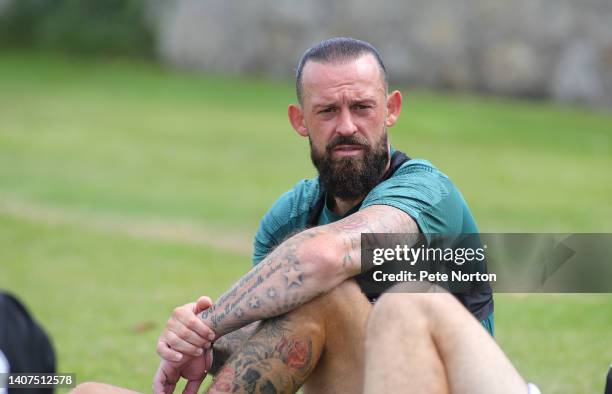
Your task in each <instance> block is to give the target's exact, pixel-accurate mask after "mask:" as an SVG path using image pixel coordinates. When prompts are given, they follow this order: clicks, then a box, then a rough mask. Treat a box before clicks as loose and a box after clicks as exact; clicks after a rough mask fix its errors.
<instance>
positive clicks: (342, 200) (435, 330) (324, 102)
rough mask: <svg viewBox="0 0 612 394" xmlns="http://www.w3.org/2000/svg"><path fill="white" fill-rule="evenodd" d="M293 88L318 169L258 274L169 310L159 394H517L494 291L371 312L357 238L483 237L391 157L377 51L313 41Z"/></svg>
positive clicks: (263, 245)
mask: <svg viewBox="0 0 612 394" xmlns="http://www.w3.org/2000/svg"><path fill="white" fill-rule="evenodd" d="M296 90H297V98H298V101H299V104H295V105H290V106H289V111H288V112H289V120H290V122H291V125H292V126H293V128H294V129H295V130H296V131H297V133H298V134H299V135H301V136H303V137H308V139H309V142H310V147H311V158H312V161H313V163H314V165H315V167H316V168H317V170H318V173H319V176H318V177H317V178H316V179H313V180H306V181H302V182H299V183H298V184H297V185H296V186H295V187H294V188H293V189H292V190H290V191H289V192H287V193H286V194H284V195H283V196H281V198H280V199H279V200H278V201H277V202H276V203H275V204H274V205H273V207H272V208H271V209H270V211H269V212H268V213H267V214H266V215H265V217H264V218H263V220H262V222H261V225H260V228H259V230H258V232H257V235H256V237H255V244H254V246H255V250H254V259H253V260H254V263H255V266H254V267H253V269H251V270H250V271H249V272H248V273H246V274H245V275H244V276H243V277H242V278H241V279H240V280H239V281H238V282H237V283H236V284H235V285H234V286H232V287H231V288H230V289H229V290H228V291H227V292H226V293H225V294H223V295H222V296H221V297H220V298H219V299H218V300H217V301H216V302H215V303H214V304H213V305H211V304H212V302H211V301H210V299H208V298H207V297H203V298H201V299H200V300H199V301H198V302H197V304H187V305H185V306H183V307H179V308H177V309H176V310H175V313H174V314H173V316H172V317H171V318H170V320H169V321H168V324H167V327H166V329H165V330H164V332H163V333H162V336H161V337H160V340H159V343H158V347H157V350H158V353H159V354H160V356H161V357H162V358H163V360H162V362H161V364H160V367H159V369H158V372H157V374H156V376H155V380H154V390H155V391H156V392H166V393H169V392H172V391H173V390H174V388H175V385H176V383H177V382H178V380H179V379H180V377H184V378H185V379H186V380H187V385H186V389H185V391H186V392H188V393H195V392H197V390H198V388H199V386H200V384H201V382H202V380H203V378H204V377H205V375H206V373H207V372H208V371H212V372H214V374H215V380H214V383H213V385H212V386H211V387H210V389H209V392H266V393H277V392H295V391H296V390H297V389H298V388H299V387H301V386H303V387H304V391H305V392H307V393H310V392H312V393H357V392H362V391H364V390H365V391H366V392H372V393H374V392H385V391H390V392H417V390H419V389H420V390H424V392H449V391H450V392H487V393H493V392H508V393H510V392H512V393H518V392H527V385H526V384H525V383H524V381H523V380H522V379H521V378H520V376H519V375H518V373H517V372H516V371H515V370H514V368H513V367H512V365H511V364H510V363H509V362H508V360H507V359H506V358H505V356H504V355H503V353H502V352H501V351H500V350H499V348H498V347H497V346H496V345H495V343H494V341H493V340H492V338H491V335H489V334H492V333H493V320H492V313H493V300H492V295H491V291H490V288H488V287H487V288H485V289H484V290H483V291H480V292H473V293H469V294H456V295H455V297H454V298H453V296H450V295H448V294H434V295H429V294H428V295H415V294H389V295H384V296H382V297H381V300H380V301H377V302H376V303H375V304H374V306H373V301H374V300H375V298H376V296H377V295H370V296H371V297H370V299H368V298H367V297H366V295H365V294H364V293H363V292H362V289H361V288H360V287H359V285H358V284H357V282H356V281H355V279H354V277H355V276H357V275H358V274H360V273H361V234H362V233H415V234H416V233H419V232H421V233H423V234H425V235H426V236H428V234H432V233H438V234H461V233H476V232H478V229H477V227H476V224H475V221H474V219H473V217H472V215H471V213H470V210H469V208H468V207H467V204H466V203H465V201H464V199H463V197H462V196H461V194H460V192H459V191H458V190H457V189H456V188H455V186H454V185H453V184H452V182H451V181H450V180H449V179H448V177H447V176H446V175H444V174H443V173H442V172H440V171H439V170H438V169H436V168H435V167H434V166H433V165H432V164H431V163H429V162H427V161H425V160H409V159H408V158H407V157H406V156H405V155H403V154H402V153H401V152H399V151H395V150H394V149H393V148H391V146H390V144H389V141H388V136H387V128H388V127H391V126H393V125H394V124H395V123H396V121H397V119H398V116H399V114H400V112H401V107H402V96H401V94H400V92H399V91H393V92H391V93H389V92H388V86H387V74H386V69H385V66H384V64H383V62H382V59H381V56H380V54H379V53H378V51H377V50H376V49H375V48H374V47H373V46H371V45H370V44H368V43H365V42H363V41H358V40H354V39H350V38H335V39H330V40H326V41H323V42H321V43H319V44H317V45H315V46H314V47H313V48H311V49H309V50H308V51H307V52H306V53H305V54H304V55H303V57H302V59H301V60H300V62H299V64H298V68H297V79H296ZM460 305H463V307H460ZM468 311H469V312H471V314H472V315H470V314H469V313H468ZM474 317H475V318H474ZM478 322H480V323H481V324H480V325H479V324H478ZM385 327H386V328H385ZM483 327H484V328H483ZM485 329H486V330H488V331H489V334H487V331H486V330H485ZM213 343H214V346H213V347H212V350H211V344H213ZM391 375H393V377H391ZM406 377H408V378H409V381H406V380H405V379H406ZM381 379H382V380H381ZM100 388H103V386H85V387H81V389H100ZM436 390H437V391H436Z"/></svg>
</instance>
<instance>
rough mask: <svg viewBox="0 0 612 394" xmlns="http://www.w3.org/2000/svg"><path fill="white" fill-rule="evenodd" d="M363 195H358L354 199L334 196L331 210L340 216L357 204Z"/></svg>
mask: <svg viewBox="0 0 612 394" xmlns="http://www.w3.org/2000/svg"><path fill="white" fill-rule="evenodd" d="M364 197H365V196H361V197H358V198H356V199H350V200H344V199H341V198H338V197H334V206H333V208H332V211H333V212H334V213H335V214H336V215H338V216H340V217H342V216H344V214H346V213H347V212H348V211H350V210H351V209H352V208H353V207H354V206H355V205H357V204H359V203H360V202H361V201H362V200H363V199H364Z"/></svg>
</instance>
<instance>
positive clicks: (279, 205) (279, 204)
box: [253, 178, 320, 263]
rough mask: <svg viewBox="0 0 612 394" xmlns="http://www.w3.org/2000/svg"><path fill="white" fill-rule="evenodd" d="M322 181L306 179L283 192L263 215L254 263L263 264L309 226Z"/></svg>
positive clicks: (257, 235)
mask: <svg viewBox="0 0 612 394" xmlns="http://www.w3.org/2000/svg"><path fill="white" fill-rule="evenodd" d="M319 194H320V188H319V180H318V178H313V179H304V180H301V181H299V182H298V183H296V184H295V185H294V186H293V187H292V188H291V189H290V190H288V191H287V192H285V193H283V194H282V195H281V196H280V197H279V198H278V199H277V200H276V202H274V204H272V207H271V208H270V209H269V210H268V212H266V214H265V215H264V216H263V218H262V220H261V222H260V224H259V229H258V230H257V234H256V235H255V240H254V249H253V261H254V262H255V263H257V262H259V261H261V259H263V258H264V257H265V256H266V255H267V254H268V253H269V252H270V250H271V249H272V248H274V247H275V246H276V245H278V244H279V243H281V242H282V241H283V240H284V239H285V238H287V236H289V235H291V234H293V233H295V232H296V231H299V230H302V229H303V228H305V227H306V225H307V224H308V223H307V222H308V215H309V212H310V210H311V207H312V206H313V205H314V204H315V203H316V201H317V199H318V198H319Z"/></svg>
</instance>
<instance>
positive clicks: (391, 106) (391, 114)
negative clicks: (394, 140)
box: [385, 90, 402, 127]
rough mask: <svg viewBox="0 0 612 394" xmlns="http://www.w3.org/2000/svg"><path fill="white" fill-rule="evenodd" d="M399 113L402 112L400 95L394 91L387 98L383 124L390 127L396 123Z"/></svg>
mask: <svg viewBox="0 0 612 394" xmlns="http://www.w3.org/2000/svg"><path fill="white" fill-rule="evenodd" d="M400 112H402V94H401V93H400V92H399V91H398V90H395V91H393V92H392V93H391V94H389V96H387V120H386V122H385V124H386V125H387V127H391V126H393V125H394V124H395V122H397V118H399V115H400Z"/></svg>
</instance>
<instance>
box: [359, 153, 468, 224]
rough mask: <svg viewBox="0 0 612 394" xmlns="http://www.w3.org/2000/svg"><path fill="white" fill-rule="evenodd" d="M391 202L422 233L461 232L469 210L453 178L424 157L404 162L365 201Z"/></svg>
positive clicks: (368, 202)
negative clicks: (408, 217)
mask: <svg viewBox="0 0 612 394" xmlns="http://www.w3.org/2000/svg"><path fill="white" fill-rule="evenodd" d="M377 204H380V205H391V206H394V207H396V208H399V209H401V210H403V211H404V212H406V213H407V214H409V215H410V216H411V217H412V218H413V219H414V220H415V221H416V222H417V224H418V225H419V227H420V229H421V231H422V232H430V233H438V232H460V229H461V228H462V227H463V223H464V219H465V216H466V213H468V214H469V211H468V208H467V205H466V203H465V201H464V199H463V196H462V195H461V193H460V192H459V190H458V189H457V188H456V186H455V185H454V184H453V182H452V181H451V180H450V178H449V177H448V176H447V175H446V174H444V173H443V172H442V171H440V170H439V169H438V168H437V167H435V166H434V165H433V164H432V163H430V162H429V161H427V160H423V159H413V160H410V161H408V162H406V163H404V164H403V165H402V166H401V167H400V168H398V169H397V171H396V172H395V173H394V174H393V176H392V177H390V178H389V179H387V180H386V181H384V182H381V183H380V184H378V185H377V186H376V187H375V188H374V189H372V191H371V192H370V194H368V196H367V197H366V199H365V201H364V205H363V206H364V207H365V206H369V205H377Z"/></svg>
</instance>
